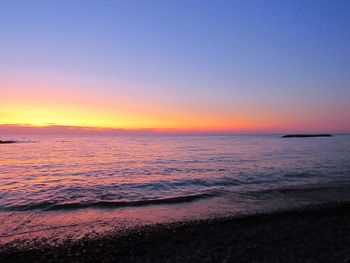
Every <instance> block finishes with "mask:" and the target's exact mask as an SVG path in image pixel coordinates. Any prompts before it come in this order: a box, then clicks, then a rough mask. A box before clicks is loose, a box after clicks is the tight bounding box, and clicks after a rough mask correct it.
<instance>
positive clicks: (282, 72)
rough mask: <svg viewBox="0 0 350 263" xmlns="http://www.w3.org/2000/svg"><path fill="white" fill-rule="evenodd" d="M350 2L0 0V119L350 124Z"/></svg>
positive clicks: (165, 127)
mask: <svg viewBox="0 0 350 263" xmlns="http://www.w3.org/2000/svg"><path fill="white" fill-rule="evenodd" d="M349 102H350V1H348V0H345V1H341V0H328V1H323V0H317V1H311V0H303V1H299V0H293V1H286V0H278V1H269V0H266V1H256V0H251V1H243V0H242V1H234V0H231V1H220V0H217V1H205V0H198V1H196V0H194V1H191V0H186V1H182V0H177V1H170V0H162V1H152V0H143V1H141V0H140V1H134V0H126V1H112V0H102V1H90V0H81V1H79V0H75V1H67V0H60V1H54V0H50V1H35V0H28V1H17V0H2V1H0V126H1V125H5V124H7V125H12V126H13V125H18V126H38V127H42V126H55V127H56V126H62V127H71V126H79V127H80V126H83V127H98V128H114V129H126V130H139V129H141V130H142V129H154V130H158V131H169V130H172V131H196V132H198V131H217V132H222V131H224V132H292V131H293V132H294V131H295V132H297V131H298V132H350V103H349Z"/></svg>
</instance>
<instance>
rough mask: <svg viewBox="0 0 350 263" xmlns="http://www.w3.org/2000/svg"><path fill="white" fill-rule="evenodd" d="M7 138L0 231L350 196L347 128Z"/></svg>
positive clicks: (89, 225)
mask: <svg viewBox="0 0 350 263" xmlns="http://www.w3.org/2000/svg"><path fill="white" fill-rule="evenodd" d="M6 139H15V140H19V141H20V143H16V144H6V145H0V224H1V226H0V240H1V239H2V241H6V240H7V239H9V238H15V237H18V235H20V234H26V233H27V234H28V233H29V234H30V235H33V233H37V234H42V232H43V231H44V230H45V231H48V230H49V231H55V233H56V234H57V233H59V232H62V231H64V229H66V228H67V229H68V230H67V231H68V232H69V233H72V232H74V233H77V234H78V235H81V233H82V232H84V231H85V232H86V231H93V232H96V231H97V232H98V231H102V230H103V231H106V230H108V229H109V228H115V226H116V225H118V226H122V225H124V226H130V225H135V224H146V223H155V222H166V221H172V220H184V219H194V218H208V217H212V216H226V215H232V214H241V213H252V212H256V211H271V210H275V209H284V208H290V207H293V206H302V205H305V204H316V203H322V202H329V201H343V200H350V191H349V186H350V136H349V135H337V136H334V137H329V138H326V137H325V138H290V139H282V138H280V136H279V135H233V136H156V135H145V136H109V137H108V136H105V137H103V136H81V137H74V136H65V137H63V136H61V137H52V136H51V137H44V136H26V137H18V138H14V137H7V138H6ZM72 229H73V230H74V231H73V230H72ZM68 232H65V234H67V233H68ZM50 235H51V236H52V233H50Z"/></svg>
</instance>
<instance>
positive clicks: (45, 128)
mask: <svg viewBox="0 0 350 263" xmlns="http://www.w3.org/2000/svg"><path fill="white" fill-rule="evenodd" d="M291 133H292V134H300V133H306V134H309V133H312V134H314V133H332V134H350V131H340V130H314V131H311V130H303V129H276V130H274V129H255V130H238V129H236V130H235V129H210V128H207V129H190V128H189V129H185V128H182V129H179V128H135V129H131V128H113V127H94V126H75V125H59V124H54V123H50V124H45V125H32V124H0V134H47V135H52V134H57V135H58V134H62V135H68V134H71V135H89V134H90V135H98V134H101V135H122V134H124V135H127V134H138V135H147V134H149V135H152V134H154V135H161V134H164V135H167V134H169V135H172V134H173V135H181V134H183V135H230V134H237V135H239V134H291Z"/></svg>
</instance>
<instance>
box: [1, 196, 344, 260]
mask: <svg viewBox="0 0 350 263" xmlns="http://www.w3.org/2000/svg"><path fill="white" fill-rule="evenodd" d="M349 255H350V202H342V203H341V202H339V203H330V204H325V205H318V206H313V207H305V208H300V209H291V210H287V211H279V212H273V213H264V214H255V215H250V216H240V217H231V218H218V219H209V220H198V221H189V222H178V223H170V224H155V225H152V226H142V227H138V228H133V229H130V230H127V231H126V232H123V233H119V234H118V233H111V234H110V235H108V236H104V237H98V238H84V239H82V240H80V241H75V242H66V243H64V244H63V245H60V246H58V247H47V246H34V245H33V246H32V247H27V248H25V249H16V243H13V244H8V245H5V246H3V247H0V257H1V258H2V259H3V260H4V262H63V261H64V262H98V261H101V262H345V261H346V258H349Z"/></svg>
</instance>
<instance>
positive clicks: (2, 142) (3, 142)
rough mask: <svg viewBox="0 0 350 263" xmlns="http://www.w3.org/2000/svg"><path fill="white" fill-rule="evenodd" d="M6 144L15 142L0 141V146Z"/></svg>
mask: <svg viewBox="0 0 350 263" xmlns="http://www.w3.org/2000/svg"><path fill="white" fill-rule="evenodd" d="M6 143H15V141H2V140H0V144H6Z"/></svg>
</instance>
